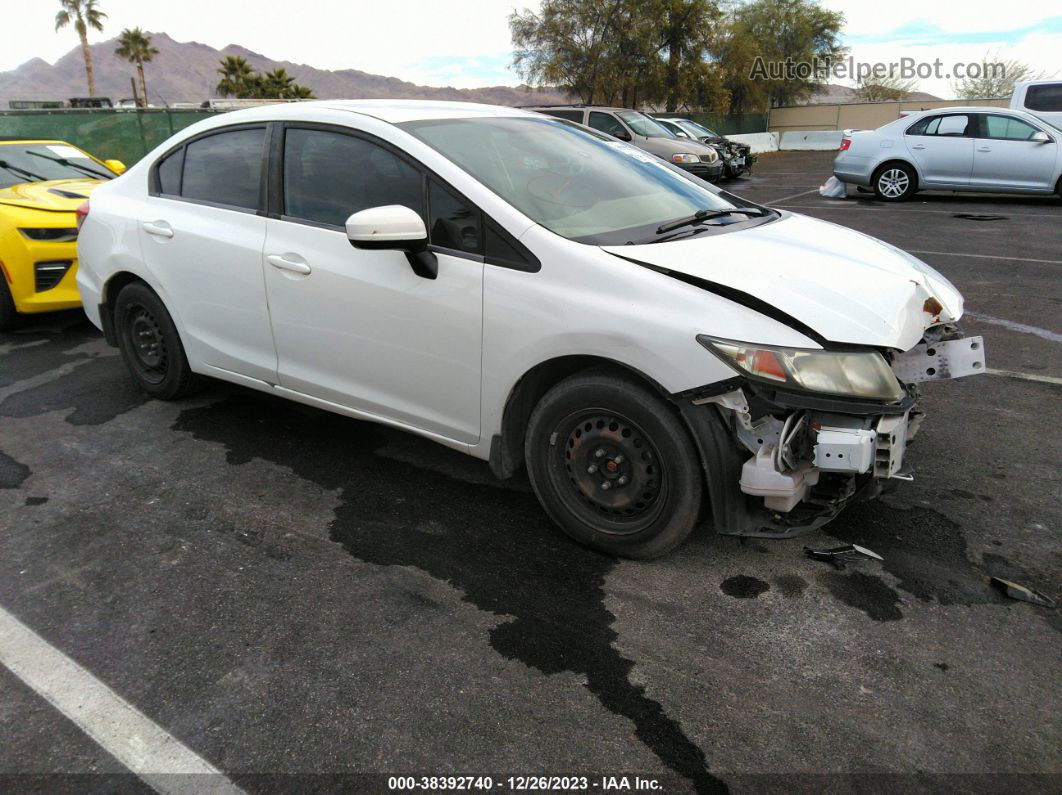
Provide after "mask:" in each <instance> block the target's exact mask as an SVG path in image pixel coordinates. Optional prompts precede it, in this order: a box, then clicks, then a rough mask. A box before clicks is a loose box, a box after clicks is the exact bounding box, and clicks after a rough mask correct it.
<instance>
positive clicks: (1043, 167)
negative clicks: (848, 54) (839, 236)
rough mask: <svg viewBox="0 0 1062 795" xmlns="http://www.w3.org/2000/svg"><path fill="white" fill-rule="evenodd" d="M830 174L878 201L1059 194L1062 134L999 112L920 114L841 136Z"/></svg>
mask: <svg viewBox="0 0 1062 795" xmlns="http://www.w3.org/2000/svg"><path fill="white" fill-rule="evenodd" d="M833 173H834V176H836V177H837V178H838V179H839V180H841V181H842V182H846V183H850V184H853V185H862V186H866V187H870V188H873V189H874V192H875V193H876V194H877V196H878V198H879V199H881V200H883V201H903V200H904V199H909V198H911V196H913V195H914V194H915V192H916V191H918V190H955V191H977V192H988V193H1030V194H1051V193H1059V194H1062V130H1059V129H1058V128H1057V127H1053V126H1052V125H1050V124H1048V123H1047V122H1045V121H1044V120H1042V119H1040V118H1037V117H1036V116H1033V115H1032V114H1029V113H1025V112H1023V111H1019V110H1009V109H1006V108H987V107H979V108H937V109H936V110H925V111H920V112H918V113H914V114H911V115H908V116H904V117H903V118H900V119H897V120H896V121H894V122H890V123H889V124H886V125H885V126H883V127H879V128H878V129H876V130H857V131H852V132H849V133H847V134H846V135H845V137H844V139H843V140H842V141H841V148H840V151H839V152H838V153H837V157H836V159H835V160H834V161H833Z"/></svg>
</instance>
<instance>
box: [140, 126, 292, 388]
mask: <svg viewBox="0 0 1062 795" xmlns="http://www.w3.org/2000/svg"><path fill="white" fill-rule="evenodd" d="M265 139H266V127H265V125H263V124H259V125H244V126H241V127H239V128H236V127H233V128H224V129H221V130H217V131H212V132H211V133H209V134H207V135H204V136H202V137H199V138H194V139H192V140H191V141H190V142H188V143H186V144H185V145H183V146H182V147H180V148H179V149H176V150H174V151H173V152H171V153H169V154H168V155H166V157H164V158H162V159H161V160H160V161H159V163H158V164H157V166H156V167H155V168H153V169H152V175H151V180H152V185H151V190H150V192H149V195H148V197H147V198H146V200H145V201H144V202H143V204H142V205H141V209H140V217H139V219H138V222H139V235H140V243H141V245H140V248H141V252H142V254H143V257H144V260H145V262H146V263H147V265H148V268H149V269H150V270H151V272H152V273H153V274H154V275H155V277H156V278H157V279H158V281H159V284H160V285H161V286H162V288H163V292H164V296H163V297H164V300H166V301H167V302H169V303H170V304H172V306H170V309H171V310H172V312H173V313H174V314H175V315H176V316H178V317H179V318H180V320H181V323H182V326H183V328H182V332H183V342H184V346H185V350H186V352H187V354H188V357H189V359H190V360H191V362H192V364H193V366H196V368H197V369H199V368H198V365H208V366H210V367H217V368H219V369H221V370H226V371H228V372H233V373H239V374H241V375H246V376H250V377H252V378H257V379H260V380H263V381H268V382H270V383H273V382H275V381H276V369H277V368H276V350H275V348H274V347H273V334H272V331H271V329H270V325H269V308H268V306H267V305H266V294H265V284H264V283H263V280H262V246H263V244H264V242H265V222H266V219H265V218H264V217H263V216H262V214H260V212H259V210H260V204H261V195H262V191H261V182H262V169H263V156H264V151H265Z"/></svg>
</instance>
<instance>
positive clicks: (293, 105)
mask: <svg viewBox="0 0 1062 795" xmlns="http://www.w3.org/2000/svg"><path fill="white" fill-rule="evenodd" d="M313 110H338V111H347V112H349V113H360V114H362V115H365V116H372V117H374V118H377V119H380V120H381V121H385V122H390V123H391V124H399V123H400V122H404V121H419V120H424V119H469V118H477V117H479V118H483V117H499V116H533V115H534V114H531V113H528V112H527V111H524V110H520V109H518V108H509V107H503V106H501V105H484V104H481V103H478V102H439V101H435V100H424V99H320V100H314V101H312V102H288V103H281V104H276V105H259V106H257V107H254V108H244V109H242V110H234V111H228V112H226V113H225V118H226V119H228V120H238V119H246V120H248V121H251V120H259V119H266V118H269V119H286V118H291V119H298V118H299V117H301V116H303V115H304V114H306V112H307V111H313Z"/></svg>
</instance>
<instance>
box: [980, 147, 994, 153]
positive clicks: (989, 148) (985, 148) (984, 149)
mask: <svg viewBox="0 0 1062 795" xmlns="http://www.w3.org/2000/svg"><path fill="white" fill-rule="evenodd" d="M977 151H978V152H991V151H992V147H990V146H979V147H977Z"/></svg>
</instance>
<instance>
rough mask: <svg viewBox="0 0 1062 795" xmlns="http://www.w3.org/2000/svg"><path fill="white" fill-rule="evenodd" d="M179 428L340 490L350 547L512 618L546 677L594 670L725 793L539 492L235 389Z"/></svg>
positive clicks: (651, 741) (356, 425) (506, 631)
mask: <svg viewBox="0 0 1062 795" xmlns="http://www.w3.org/2000/svg"><path fill="white" fill-rule="evenodd" d="M173 429H174V430H176V431H181V432H186V433H190V434H192V435H193V436H194V437H195V438H197V439H202V440H206V441H211V442H216V443H220V444H222V445H224V446H225V448H226V451H227V452H226V460H227V461H228V463H229V464H232V465H238V464H242V463H246V462H248V461H250V460H251V459H253V458H261V459H264V460H266V461H271V462H273V463H275V464H277V465H279V466H283V467H287V468H290V469H291V470H292V471H293V472H294V473H295V474H296V475H297V476H299V477H301V478H305V479H306V480H309V481H312V482H314V483H316V484H318V485H319V486H321V487H322V488H324V489H327V490H330V491H335V490H338V491H339V492H340V501H339V506H338V507H337V509H336V518H335V520H334V521H333V523H332V526H331V528H330V530H331V536H332V539H333V540H334V541H337V542H339V543H340V544H342V546H343V548H344V549H346V550H347V551H348V552H349V553H350V554H351V555H353V556H354V557H355V558H357V559H359V560H362V561H365V562H367V563H373V564H377V565H384V566H413V567H416V568H418V569H420V570H422V571H424V572H427V573H428V574H430V575H431V576H433V577H436V578H438V579H441V580H444V581H446V582H448V583H450V584H451V585H453V586H454V587H455V588H457V589H458V590H460V591H461V592H462V593H463V594H464V598H465V599H466V600H467V601H469V602H470V603H472V604H473V605H475V606H476V607H477V608H479V609H480V610H484V611H488V612H491V613H494V614H495V615H498V616H502V617H504V618H505V619H506V620H505V622H504V623H502V624H499V625H498V626H497V627H495V628H494V629H493V630H491V632H490V638H489V642H490V644H491V646H492V647H493V648H494V649H495V650H496V651H497V652H498V653H500V654H501V655H503V656H504V657H506V658H508V659H512V660H517V661H520V662H522V663H523V664H525V665H529V666H532V667H534V668H536V669H537V670H539V671H541V672H542V673H544V674H547V675H549V674H555V673H560V672H564V671H567V672H571V673H575V674H578V675H582V676H585V678H586V687H587V688H588V689H589V691H590V692H591V693H593V694H594V696H595V697H596V698H597V699H598V701H599V702H600V703H601V704H602V705H603V706H604V707H605V708H606V709H608V710H609V711H610V712H612V713H614V714H616V715H620V716H623V717H625V718H627V719H628V720H630V721H631V723H632V724H633V726H634V730H635V734H636V736H637V737H638V738H639V739H640V740H641V742H643V743H644V744H645V745H646V746H647V747H648V748H649V749H650V750H651V751H652V752H653V753H654V754H656V756H657V757H658V758H659V759H660V760H661V761H662V762H663V763H664V764H665V765H666V766H667V767H669V768H670V769H671V770H673V771H675V772H676V773H679V774H680V775H682V776H684V777H685V778H687V779H688V780H689V781H691V782H692V783H693V785H694V787H695V789H696V790H697V791H698V792H725V791H727V786H726V784H725V783H724V782H722V781H721V780H720V779H718V778H716V777H715V776H713V775H712V774H711V773H709V771H708V763H707V760H706V758H705V756H704V752H703V751H702V750H701V749H700V748H699V747H698V746H696V745H695V744H694V743H693V742H692V741H691V740H690V739H689V738H688V737H687V736H686V735H685V733H684V732H683V730H682V727H681V726H680V725H679V724H678V723H677V722H676V721H675V720H674V719H672V718H670V717H669V716H668V715H667V713H666V712H665V711H664V708H663V707H662V705H661V704H659V703H658V702H657V701H654V700H653V699H651V698H649V697H648V696H647V695H646V693H645V688H644V687H642V686H641V685H636V684H633V683H632V682H631V679H630V674H631V671H632V669H633V668H634V664H635V663H634V661H633V660H630V659H627V658H626V657H624V656H622V655H621V654H620V653H619V652H618V651H617V650H616V649H615V647H614V646H613V644H614V642H615V641H616V639H617V634H616V632H615V630H614V629H613V628H612V624H613V621H614V616H613V615H612V614H611V613H610V612H609V611H608V610H607V609H606V607H605V601H604V600H605V590H604V586H605V578H606V576H607V574H608V573H609V572H610V571H611V570H612V568H613V567H614V566H615V565H616V561H614V560H613V559H611V558H607V557H605V556H602V555H599V554H597V553H595V552H592V551H589V550H586V549H583V548H582V547H579V546H577V545H575V544H574V543H572V542H570V541H568V540H567V538H565V537H564V536H563V535H561V533H560V531H559V530H556V529H555V528H554V527H553V526H552V525H551V524H550V522H549V521H548V519H547V518H546V517H545V515H544V514H543V513H542V510H541V508H540V507H539V505H538V503H537V501H536V500H535V498H534V496H533V495H531V494H527V493H523V492H518V491H514V490H512V489H510V488H503V487H494V486H491V485H477V484H473V483H469V482H467V481H464V480H459V479H456V478H453V477H450V476H448V475H446V474H442V473H440V472H438V471H434V470H425V469H421V468H418V467H415V466H413V465H412V464H409V463H407V462H404V461H397V460H394V459H390V458H385V457H383V456H378V455H375V454H374V451H375V450H376V449H379V448H382V447H384V446H385V445H387V444H388V440H389V438H390V435H393V433H395V432H391V431H388V430H386V429H383V428H382V427H380V426H377V425H372V424H369V423H362V422H358V421H355V420H351V419H347V418H343V417H339V416H337V415H332V414H327V413H325V412H319V413H318V416H317V417H316V418H313V417H307V416H306V412H305V409H297V408H296V407H295V405H294V404H292V403H289V402H286V401H282V400H279V399H275V398H270V397H267V396H265V395H257V394H252V393H239V394H235V395H233V396H230V397H227V398H224V399H222V400H221V401H219V402H217V403H214V404H211V405H208V406H205V407H202V408H195V409H188V410H186V411H184V412H182V413H181V414H180V416H179V417H178V418H177V420H176V422H175V423H174V425H173ZM425 444H428V443H427V442H425ZM459 455H460V454H458V453H454V456H455V457H458V456H459ZM425 527H431V528H432V529H433V532H430V533H426V532H424V528H425Z"/></svg>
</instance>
